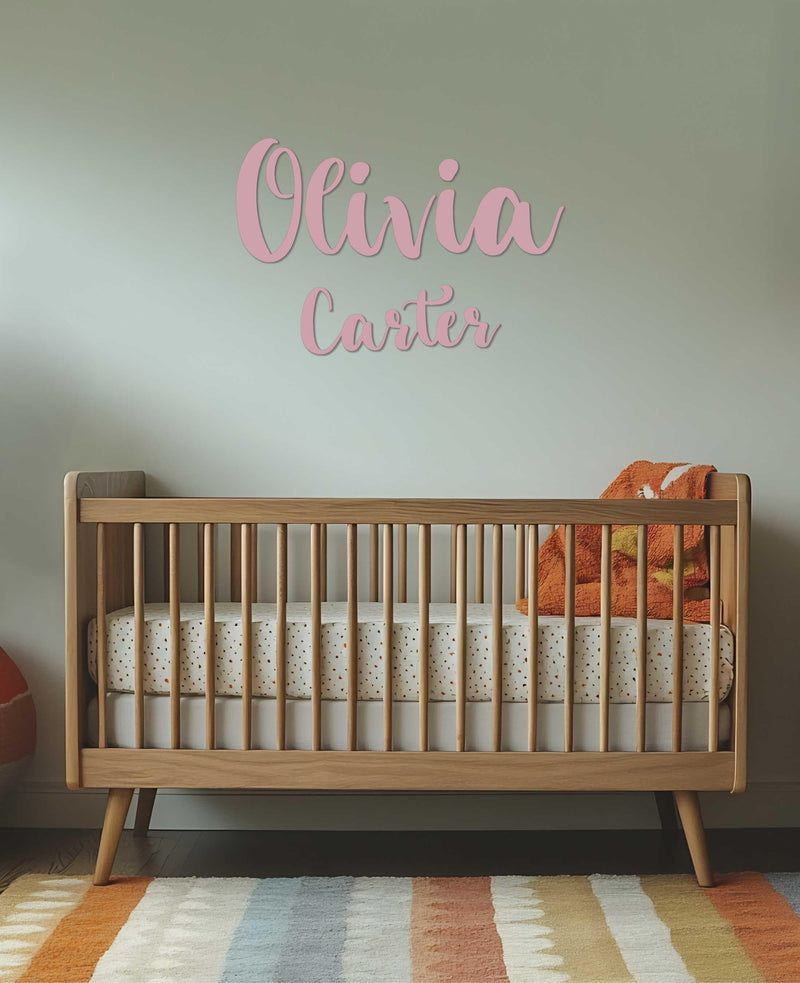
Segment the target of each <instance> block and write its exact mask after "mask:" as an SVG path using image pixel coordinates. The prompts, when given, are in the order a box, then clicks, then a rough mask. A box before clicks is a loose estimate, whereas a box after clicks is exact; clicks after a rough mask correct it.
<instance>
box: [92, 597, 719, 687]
mask: <svg viewBox="0 0 800 983" xmlns="http://www.w3.org/2000/svg"><path fill="white" fill-rule="evenodd" d="M358 614H359V624H358V653H359V678H358V699H359V700H380V699H383V678H384V676H383V650H384V639H385V627H384V622H383V606H382V605H381V604H376V603H368V602H360V603H359V611H358ZM106 631H107V651H108V669H107V678H108V688H109V690H111V691H112V692H118V693H132V692H133V689H134V616H133V608H125V609H123V610H120V611H116V612H114V613H112V614H109V615H108V616H107V619H106ZM205 632H206V629H205V621H204V618H203V605H202V604H182V605H181V624H180V654H181V693H182V694H183V695H185V696H190V695H202V694H204V693H205V637H206V636H205ZM419 634H420V627H419V609H418V607H417V605H416V604H396V605H395V606H394V626H393V632H392V698H393V699H394V700H405V701H416V700H417V699H418V693H419ZM214 637H215V641H216V678H215V688H216V694H217V696H239V695H241V692H242V623H241V607H240V605H238V604H232V603H218V604H217V605H216V611H215V625H214ZM683 637H684V674H683V699H684V700H685V701H689V702H695V703H699V702H706V701H707V700H708V681H709V660H710V649H711V629H710V626H709V625H702V624H685V625H684V632H683ZM275 639H276V606H275V605H274V604H255V605H254V606H253V694H254V695H255V696H263V697H275V695H276V688H277V684H276V670H275V667H276V641H275ZM672 639H673V626H672V622H671V621H655V620H653V621H649V622H648V629H647V701H648V702H651V703H668V702H670V701H671V700H672ZM538 641H539V646H538V650H539V656H538V660H539V671H538V677H539V685H538V698H539V701H540V702H542V703H563V701H564V653H565V649H566V633H565V625H564V620H563V618H554V617H541V618H540V619H539V640H538ZM88 642H89V671H90V673H91V676H92V678H93V679H96V678H97V625H96V622H95V621H92V623H91V624H90V626H89V637H88ZM600 647H601V631H600V619H599V618H576V621H575V689H574V700H575V702H576V703H597V702H599V698H600ZM719 655H720V685H719V693H718V694H717V696H718V698H719V699H720V700H723V699H724V698H725V697H726V696H727V695H728V692H729V691H730V688H731V683H732V681H733V638H732V635H731V632H730V631H729V630H728V628H726V627H725V626H724V625H723V626H722V628H721V632H720V652H719ZM144 656H145V674H144V678H145V692H146V693H148V694H168V693H169V690H170V623H169V607H168V605H166V604H148V605H146V606H145V628H144ZM347 659H348V651H347V605H346V604H345V603H339V602H327V603H324V604H323V605H322V653H321V668H322V698H323V699H324V700H346V699H347ZM636 659H637V628H636V622H635V620H633V619H628V618H614V619H613V620H612V622H611V672H610V698H611V702H612V703H635V702H636ZM456 674H457V670H456V618H455V605H453V604H431V606H430V637H429V667H428V685H429V698H430V700H431V701H442V702H447V701H453V700H455V698H456ZM286 693H287V696H288V697H290V698H293V699H310V698H311V609H310V605H308V604H289V605H288V606H287V671H286ZM491 698H492V610H491V605H490V604H470V605H468V608H467V699H468V700H469V701H471V702H485V701H489V700H491ZM527 699H528V619H527V617H526V616H525V615H522V614H520V613H519V612H518V611H517V609H516V608H515V607H514V606H513V605H504V606H503V700H504V701H505V702H509V703H522V702H526V701H527Z"/></svg>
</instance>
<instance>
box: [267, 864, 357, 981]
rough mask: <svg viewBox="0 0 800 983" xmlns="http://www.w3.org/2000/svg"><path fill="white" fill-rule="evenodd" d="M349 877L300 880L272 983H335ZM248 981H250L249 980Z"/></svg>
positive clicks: (346, 904) (344, 928)
mask: <svg viewBox="0 0 800 983" xmlns="http://www.w3.org/2000/svg"><path fill="white" fill-rule="evenodd" d="M353 881H354V878H352V877H303V878H302V879H301V881H300V887H299V890H298V892H297V894H296V895H295V897H294V902H293V904H292V906H291V912H289V918H290V920H291V925H292V931H291V934H289V935H288V936H287V938H286V945H285V946H284V948H283V952H282V953H281V958H280V961H279V962H278V964H277V966H276V971H275V975H274V976H272V977H270V976H267V975H266V974H265V975H264V976H262V979H263V980H267V979H269V980H274V981H275V983H297V981H300V980H302V983H335V981H336V980H338V979H339V976H340V973H341V966H342V948H343V946H344V940H345V934H346V927H347V906H348V901H349V899H350V892H351V891H352V889H353ZM251 979H252V977H251Z"/></svg>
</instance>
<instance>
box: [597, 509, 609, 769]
mask: <svg viewBox="0 0 800 983" xmlns="http://www.w3.org/2000/svg"><path fill="white" fill-rule="evenodd" d="M600 556H601V559H600V750H601V751H607V750H608V714H609V706H608V703H609V686H610V678H611V526H608V525H606V526H603V532H602V546H601V554H600Z"/></svg>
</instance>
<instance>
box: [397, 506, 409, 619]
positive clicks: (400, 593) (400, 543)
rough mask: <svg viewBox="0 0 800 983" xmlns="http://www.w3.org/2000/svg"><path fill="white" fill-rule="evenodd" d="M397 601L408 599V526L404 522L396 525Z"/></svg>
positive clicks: (402, 602)
mask: <svg viewBox="0 0 800 983" xmlns="http://www.w3.org/2000/svg"><path fill="white" fill-rule="evenodd" d="M397 554H398V555H397V601H398V603H399V604H405V603H406V602H407V601H408V526H407V525H406V524H405V522H404V523H402V525H399V526H398V527H397Z"/></svg>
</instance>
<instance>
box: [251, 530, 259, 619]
mask: <svg viewBox="0 0 800 983" xmlns="http://www.w3.org/2000/svg"><path fill="white" fill-rule="evenodd" d="M250 580H251V586H250V591H251V596H252V598H253V604H255V603H256V602H257V601H258V523H256V522H253V523H251V525H250Z"/></svg>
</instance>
